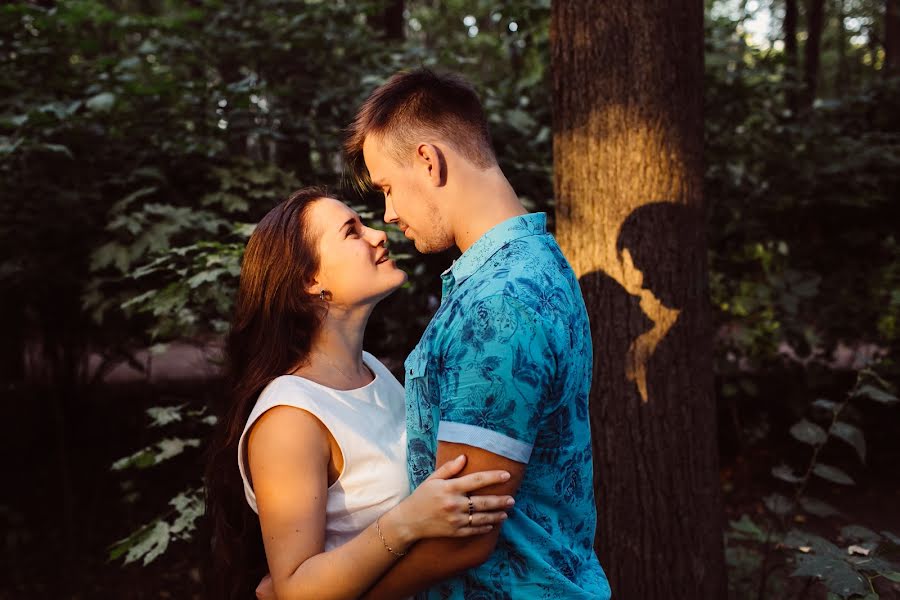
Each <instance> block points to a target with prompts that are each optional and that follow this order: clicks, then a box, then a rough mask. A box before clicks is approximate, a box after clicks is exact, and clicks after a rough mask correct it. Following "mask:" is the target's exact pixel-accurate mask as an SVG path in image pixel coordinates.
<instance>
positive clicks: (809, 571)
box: [791, 554, 869, 598]
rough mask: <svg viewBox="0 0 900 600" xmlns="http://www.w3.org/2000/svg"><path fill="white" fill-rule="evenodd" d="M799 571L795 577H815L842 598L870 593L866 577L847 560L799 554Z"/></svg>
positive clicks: (824, 555) (793, 574)
mask: <svg viewBox="0 0 900 600" xmlns="http://www.w3.org/2000/svg"><path fill="white" fill-rule="evenodd" d="M796 560H797V569H796V570H795V571H794V572H793V573H792V574H791V575H792V576H794V577H814V578H816V579H821V580H822V581H823V583H824V584H825V586H826V587H827V588H828V590H829V591H831V592H833V593H835V594H837V595H838V596H840V597H841V598H847V597H849V596H852V595H854V594H859V595H863V594H866V593H867V592H868V591H869V585H868V583H867V580H866V578H865V577H863V576H862V575H860V574H859V573H857V572H856V570H855V569H854V568H853V567H852V566H851V565H850V564H849V563H848V562H847V561H845V560H842V559H840V558H838V557H836V556H831V555H826V554H797V555H796Z"/></svg>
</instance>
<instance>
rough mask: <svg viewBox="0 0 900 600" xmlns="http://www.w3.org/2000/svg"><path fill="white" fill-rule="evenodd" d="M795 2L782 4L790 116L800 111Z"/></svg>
mask: <svg viewBox="0 0 900 600" xmlns="http://www.w3.org/2000/svg"><path fill="white" fill-rule="evenodd" d="M797 16H798V10H797V0H785V2H784V24H783V28H784V55H785V58H786V59H787V61H786V62H787V68H788V72H787V77H786V79H787V82H788V89H787V105H788V108H789V109H790V110H791V114H793V115H796V114H797V111H798V110H800V98H799V95H798V94H797V91H798V90H797V87H798V85H797V81H798V78H797V74H798V73H799V71H800V62H799V60H798V58H797V56H798V55H797Z"/></svg>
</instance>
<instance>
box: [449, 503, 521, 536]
mask: <svg viewBox="0 0 900 600" xmlns="http://www.w3.org/2000/svg"><path fill="white" fill-rule="evenodd" d="M507 518H508V517H507V515H506V513H505V512H503V511H502V510H501V511H497V512H489V513H475V514H474V515H472V524H471V525H469V524H466V525H465V526H463V527H460V528H459V529H457V530H456V533H455V534H454V535H455V536H456V537H469V536H472V535H482V534H485V533H488V532H489V531H492V530H493V529H494V527H498V526H499V525H500V523H502V522H503V521H505V520H506V519H507Z"/></svg>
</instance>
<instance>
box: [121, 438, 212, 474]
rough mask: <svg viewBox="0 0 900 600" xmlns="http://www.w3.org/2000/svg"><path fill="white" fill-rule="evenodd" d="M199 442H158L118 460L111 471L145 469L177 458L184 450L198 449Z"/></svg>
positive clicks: (176, 439)
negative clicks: (131, 468)
mask: <svg viewBox="0 0 900 600" xmlns="http://www.w3.org/2000/svg"><path fill="white" fill-rule="evenodd" d="M199 447H200V440H199V439H197V438H188V439H182V438H166V439H164V440H160V441H158V442H157V443H156V444H155V447H154V446H147V447H146V448H143V449H141V450H138V451H137V452H135V453H134V454H132V455H130V456H126V457H124V458H120V459H119V460H117V461H116V462H114V463H113V465H112V470H113V471H121V470H123V469H127V468H130V467H134V468H138V469H145V468H147V467H152V466H153V465H158V464H159V463H161V462H163V461H165V460H169V459H170V458H173V457H175V456H178V455H179V454H181V453H182V452H184V450H185V449H186V448H199Z"/></svg>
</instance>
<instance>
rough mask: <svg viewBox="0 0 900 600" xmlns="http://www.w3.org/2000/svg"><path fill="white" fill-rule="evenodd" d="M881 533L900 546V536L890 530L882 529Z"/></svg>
mask: <svg viewBox="0 0 900 600" xmlns="http://www.w3.org/2000/svg"><path fill="white" fill-rule="evenodd" d="M881 535H883V536H884V537H886V538H887V539H888V540H889V541H890V542H891V543H892V544H894V545H895V546H900V537H898V536H896V535H894V534H893V533H891V532H890V531H886V530H882V531H881Z"/></svg>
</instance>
